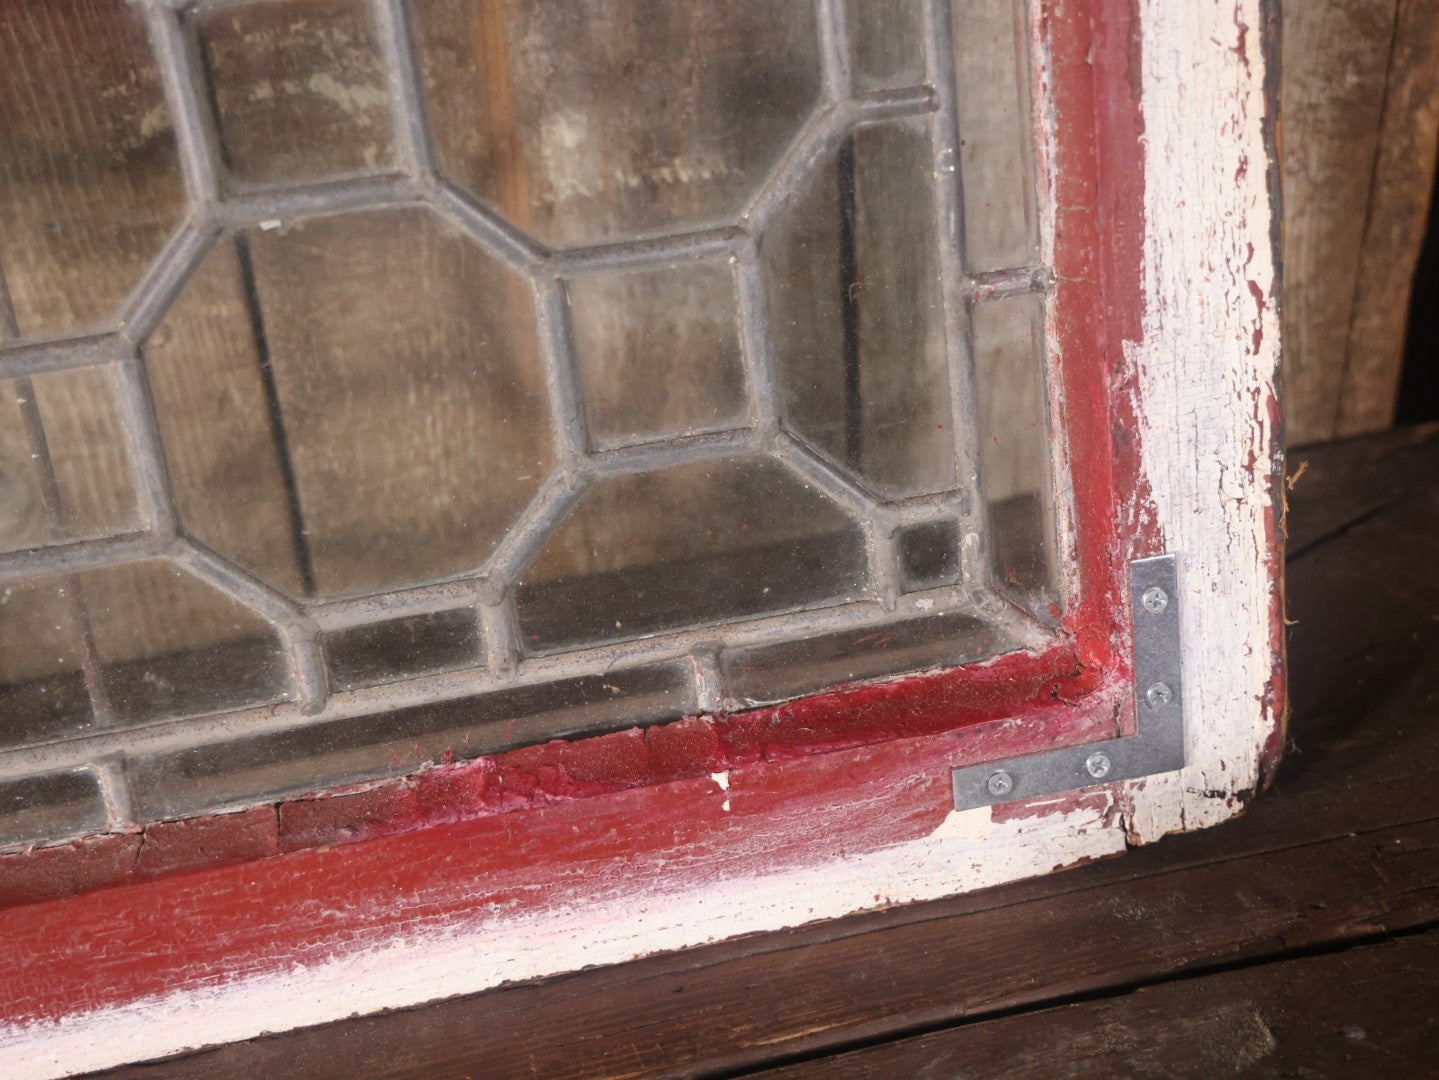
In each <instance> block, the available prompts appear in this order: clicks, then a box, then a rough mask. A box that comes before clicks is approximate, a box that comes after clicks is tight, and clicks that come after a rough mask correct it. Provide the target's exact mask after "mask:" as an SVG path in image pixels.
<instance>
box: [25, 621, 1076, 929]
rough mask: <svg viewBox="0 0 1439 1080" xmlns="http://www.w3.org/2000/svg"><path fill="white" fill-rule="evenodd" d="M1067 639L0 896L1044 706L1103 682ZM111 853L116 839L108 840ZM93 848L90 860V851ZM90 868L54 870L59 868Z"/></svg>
mask: <svg viewBox="0 0 1439 1080" xmlns="http://www.w3.org/2000/svg"><path fill="white" fill-rule="evenodd" d="M1098 677H1099V676H1098V672H1096V671H1093V670H1085V669H1081V668H1080V667H1079V665H1078V664H1077V662H1076V661H1075V658H1074V656H1073V653H1072V652H1071V651H1070V650H1069V649H1068V648H1066V647H1060V648H1055V649H1052V650H1050V651H1049V652H1046V653H1044V654H1041V655H1039V656H1031V655H1029V654H1013V655H1009V656H1003V657H1000V658H998V659H996V660H993V661H988V662H985V663H981V664H974V665H970V666H968V667H964V668H957V669H954V670H951V671H943V672H938V673H934V674H929V675H920V676H915V677H911V678H907V679H897V680H893V681H889V682H883V683H877V684H871V685H864V686H855V687H849V688H846V689H841V690H836V691H834V692H831V693H827V694H821V695H817V696H815V697H811V698H805V699H802V700H800V701H795V702H790V703H787V704H784V705H779V706H775V707H773V708H767V709H757V710H754V711H753V712H748V713H742V714H739V715H736V716H723V717H688V718H686V719H683V720H680V721H676V722H675V723H671V724H662V725H658V726H656V727H652V728H648V729H645V730H641V729H638V728H636V729H631V730H629V731H620V732H615V733H613V734H610V735H602V736H597V737H595V738H590V739H582V740H577V741H573V742H567V741H564V740H559V739H556V740H554V741H552V742H549V743H545V744H543V745H540V746H531V747H525V748H523V749H519V750H512V751H510V752H508V753H504V754H498V755H494V756H490V757H484V758H480V759H478V760H475V761H470V762H465V763H463V764H453V765H442V766H439V767H436V768H433V769H428V770H426V771H424V772H420V773H417V774H414V775H412V776H409V777H399V778H396V779H393V780H386V781H382V782H380V783H378V784H369V785H364V786H362V787H359V788H351V789H342V790H339V791H335V792H329V793H324V794H321V795H318V796H313V797H305V798H298V799H291V800H288V801H286V802H283V803H280V804H279V805H278V807H276V806H265V807H258V808H255V809H254V810H250V811H245V812H243V813H238V814H221V815H207V816H204V817H200V818H194V819H190V820H187V821H180V822H156V823H154V824H152V825H148V826H146V827H145V828H144V830H143V833H137V834H136V836H137V842H139V837H141V836H142V837H143V847H142V848H141V857H140V858H139V859H138V860H137V859H135V858H134V857H133V856H132V857H131V858H128V859H118V860H116V861H115V863H114V864H113V866H111V867H110V870H109V871H108V872H104V871H102V870H101V869H100V868H99V867H98V866H97V864H96V863H95V858H94V856H93V855H92V854H90V851H91V848H90V847H89V846H85V845H76V844H66V845H62V846H60V847H58V848H39V849H35V850H32V851H29V852H23V853H18V854H13V855H5V856H0V907H4V906H7V905H6V901H5V898H6V897H13V899H11V900H10V901H9V903H15V904H18V903H33V902H36V901H39V900H45V899H52V898H58V897H61V896H69V895H74V894H75V893H77V892H80V891H84V890H85V889H93V888H101V887H110V886H117V885H124V884H128V883H131V882H133V881H137V880H143V879H144V878H147V877H155V876H159V875H161V874H164V873H168V872H181V871H187V870H193V869H198V868H200V867H203V866H206V865H223V864H227V863H232V862H239V861H243V860H244V859H246V858H264V857H268V856H270V855H273V854H275V853H276V852H277V851H284V852H291V851H299V850H302V849H304V848H310V847H321V846H327V845H339V844H348V843H354V842H356V841H359V840H368V839H373V838H375V837H379V836H388V835H391V834H394V833H399V832H409V831H413V830H415V829H419V828H424V827H427V826H432V825H439V824H447V823H452V822H457V821H464V820H468V819H471V818H475V817H480V816H484V815H487V814H495V813H505V812H508V811H512V810H520V809H526V808H530V807H534V806H538V805H542V804H545V803H549V802H554V801H559V800H568V799H586V798H594V797H598V796H604V795H609V794H612V793H614V792H617V791H623V790H626V789H629V788H634V787H642V786H645V785H650V784H659V783H666V782H669V781H673V780H679V779H689V778H694V777H700V776H705V775H708V774H710V773H714V772H720V771H723V770H727V769H731V768H735V767H739V766H743V765H748V764H753V763H754V762H757V761H780V760H788V759H793V758H796V757H803V756H807V755H812V754H817V753H826V752H832V751H834V750H836V749H844V748H850V747H856V746H864V745H870V744H873V743H877V742H883V741H885V740H887V739H893V738H896V737H909V736H915V735H923V734H930V733H933V732H939V731H949V730H957V729H960V728H964V727H968V726H971V725H975V724H982V723H985V722H988V721H993V720H998V719H1003V718H1005V717H1009V716H1012V715H1014V714H1015V713H1017V712H1018V713H1022V712H1024V711H1026V710H1028V709H1031V708H1036V707H1040V708H1042V707H1048V706H1052V705H1055V704H1056V703H1060V704H1070V705H1072V704H1075V703H1077V702H1078V701H1080V700H1082V699H1083V698H1084V697H1086V696H1087V695H1089V694H1090V693H1092V692H1093V691H1094V690H1096V689H1098V682H1097V679H1098ZM106 850H108V849H106ZM82 853H84V854H83V857H82ZM71 864H75V865H81V864H83V865H84V866H85V867H86V868H87V869H86V870H85V872H84V873H83V874H81V873H79V872H78V871H75V872H67V873H57V870H56V868H57V867H58V866H61V865H65V866H69V865H71Z"/></svg>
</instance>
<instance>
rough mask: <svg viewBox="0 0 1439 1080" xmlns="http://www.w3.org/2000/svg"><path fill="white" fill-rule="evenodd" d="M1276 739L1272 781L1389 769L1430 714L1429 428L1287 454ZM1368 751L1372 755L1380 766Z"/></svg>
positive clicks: (1433, 588) (1438, 682) (1434, 520)
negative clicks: (1280, 755)
mask: <svg viewBox="0 0 1439 1080" xmlns="http://www.w3.org/2000/svg"><path fill="white" fill-rule="evenodd" d="M1302 463H1304V464H1305V467H1304V469H1303V472H1302V474H1300V475H1299V477H1298V479H1297V480H1296V481H1295V482H1294V487H1293V490H1292V491H1290V492H1289V494H1288V498H1289V545H1288V565H1287V592H1288V604H1289V618H1290V620H1291V621H1292V625H1291V627H1290V629H1289V688H1290V703H1291V720H1290V729H1289V736H1290V737H1289V745H1288V748H1287V752H1286V756H1285V761H1284V765H1283V767H1282V769H1281V773H1280V782H1281V783H1285V782H1292V781H1294V780H1297V779H1299V778H1300V776H1301V775H1302V774H1306V773H1309V772H1311V771H1315V770H1319V771H1320V772H1322V771H1323V769H1324V767H1325V766H1326V764H1327V759H1329V758H1331V757H1335V756H1342V757H1343V758H1344V759H1345V760H1346V761H1347V762H1348V763H1349V768H1350V769H1362V768H1363V767H1365V766H1366V765H1367V766H1370V767H1377V768H1382V769H1396V770H1399V771H1403V769H1404V768H1405V767H1406V766H1405V753H1406V752H1405V749H1404V745H1405V743H1406V742H1407V741H1411V740H1422V739H1424V738H1426V737H1427V736H1426V732H1425V729H1426V727H1429V726H1431V725H1432V723H1433V717H1435V716H1436V715H1439V573H1436V562H1435V558H1434V554H1435V546H1434V537H1435V536H1436V535H1439V426H1436V425H1433V424H1428V425H1423V426H1420V427H1410V428H1403V429H1399V430H1396V431H1392V432H1387V433H1384V434H1382V435H1377V436H1367V437H1364V438H1361V439H1356V440H1348V441H1344V442H1338V443H1329V444H1325V445H1323V446H1318V447H1311V448H1309V449H1307V450H1304V451H1300V452H1298V453H1296V454H1294V455H1292V457H1291V459H1290V463H1289V474H1290V476H1291V478H1293V477H1294V476H1295V474H1296V473H1297V472H1298V471H1299V469H1300V467H1301V464H1302ZM1378 759H1384V760H1383V762H1382V763H1381V762H1380V761H1379V760H1378Z"/></svg>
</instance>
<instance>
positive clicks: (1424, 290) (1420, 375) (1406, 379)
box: [1395, 181, 1439, 424]
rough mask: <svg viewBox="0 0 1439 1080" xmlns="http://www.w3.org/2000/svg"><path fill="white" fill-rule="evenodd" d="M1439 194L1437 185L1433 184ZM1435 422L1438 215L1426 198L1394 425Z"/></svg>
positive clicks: (1438, 394) (1438, 413)
mask: <svg viewBox="0 0 1439 1080" xmlns="http://www.w3.org/2000/svg"><path fill="white" fill-rule="evenodd" d="M1434 190H1435V194H1439V181H1436V184H1435V189H1434ZM1428 420H1439V213H1435V210H1434V198H1433V196H1431V197H1430V203H1429V226H1428V231H1427V232H1426V234H1425V236H1424V248H1423V250H1422V251H1421V252H1420V255H1419V266H1418V268H1417V269H1416V270H1415V273H1414V293H1413V296H1412V297H1411V298H1410V300H1409V336H1408V339H1407V341H1406V342H1405V346H1404V368H1403V371H1402V373H1401V374H1400V376H1399V401H1398V409H1397V412H1396V416H1395V422H1396V423H1399V424H1420V423H1424V422H1425V421H1428Z"/></svg>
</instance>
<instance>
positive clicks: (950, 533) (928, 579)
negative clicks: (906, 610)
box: [899, 521, 960, 592]
mask: <svg viewBox="0 0 1439 1080" xmlns="http://www.w3.org/2000/svg"><path fill="white" fill-rule="evenodd" d="M899 563H900V574H901V576H902V578H903V581H904V590H905V592H916V591H918V590H920V589H932V588H934V587H936V586H938V585H950V584H953V583H954V582H956V581H958V580H959V572H960V564H959V525H958V524H957V523H956V522H953V521H926V522H924V523H923V524H920V525H910V526H909V527H907V528H904V529H901V530H900V532H899Z"/></svg>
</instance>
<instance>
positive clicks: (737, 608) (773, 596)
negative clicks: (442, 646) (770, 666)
mask: <svg viewBox="0 0 1439 1080" xmlns="http://www.w3.org/2000/svg"><path fill="white" fill-rule="evenodd" d="M864 581H865V551H864V539H863V537H862V535H861V533H860V530H859V528H858V526H856V525H855V523H854V522H852V521H850V520H849V519H848V518H847V517H845V515H844V514H843V513H841V512H840V510H839V509H838V507H836V506H835V505H834V504H833V503H831V502H830V501H829V500H828V499H826V498H825V497H824V496H822V495H820V494H819V493H818V492H817V491H815V490H814V489H813V488H811V487H810V486H809V485H807V484H805V483H804V482H802V481H800V480H799V479H797V478H796V477H795V476H794V475H793V474H791V473H790V472H789V471H788V470H786V469H785V468H783V467H782V466H780V465H778V464H776V463H775V462H773V461H768V460H764V459H756V458H733V459H727V460H723V461H705V462H698V463H695V464H690V465H678V466H674V467H672V468H669V469H663V470H660V471H658V472H653V473H642V474H638V475H634V476H615V477H608V478H606V479H604V480H601V481H599V482H598V483H597V484H595V485H594V486H593V487H592V488H590V490H589V491H588V492H586V493H585V496H584V498H583V499H581V500H580V502H579V504H578V505H577V506H576V507H575V508H574V509H573V510H571V511H570V513H569V516H567V517H566V518H565V519H564V521H563V522H561V523H560V526H559V528H558V529H557V530H556V531H555V533H554V535H553V536H552V537H551V538H550V540H549V542H548V543H547V544H546V545H545V546H544V548H543V549H542V550H541V551H540V553H539V556H538V557H537V558H536V559H535V561H534V562H533V563H532V564H531V565H530V567H529V568H528V569H527V570H526V571H525V573H524V575H523V577H522V580H521V581H520V584H519V586H518V588H517V590H516V594H515V603H516V605H517V608H518V610H519V619H520V631H521V636H522V644H523V645H524V647H525V648H526V649H527V650H529V651H531V652H545V651H549V650H553V649H556V648H560V647H563V646H566V645H577V644H581V643H596V642H601V641H613V640H617V639H622V638H633V637H640V636H642V635H644V634H650V633H654V632H655V631H658V630H670V629H674V628H676V627H682V626H696V625H702V624H704V623H713V622H725V621H729V620H733V619H739V618H744V617H745V616H749V615H755V614H759V613H761V612H770V611H786V610H791V609H794V608H799V607H805V606H810V605H814V604H821V603H827V602H828V603H833V602H836V601H839V600H844V599H850V598H854V597H856V596H858V595H859V594H860V593H861V592H862V591H863V588H864Z"/></svg>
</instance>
